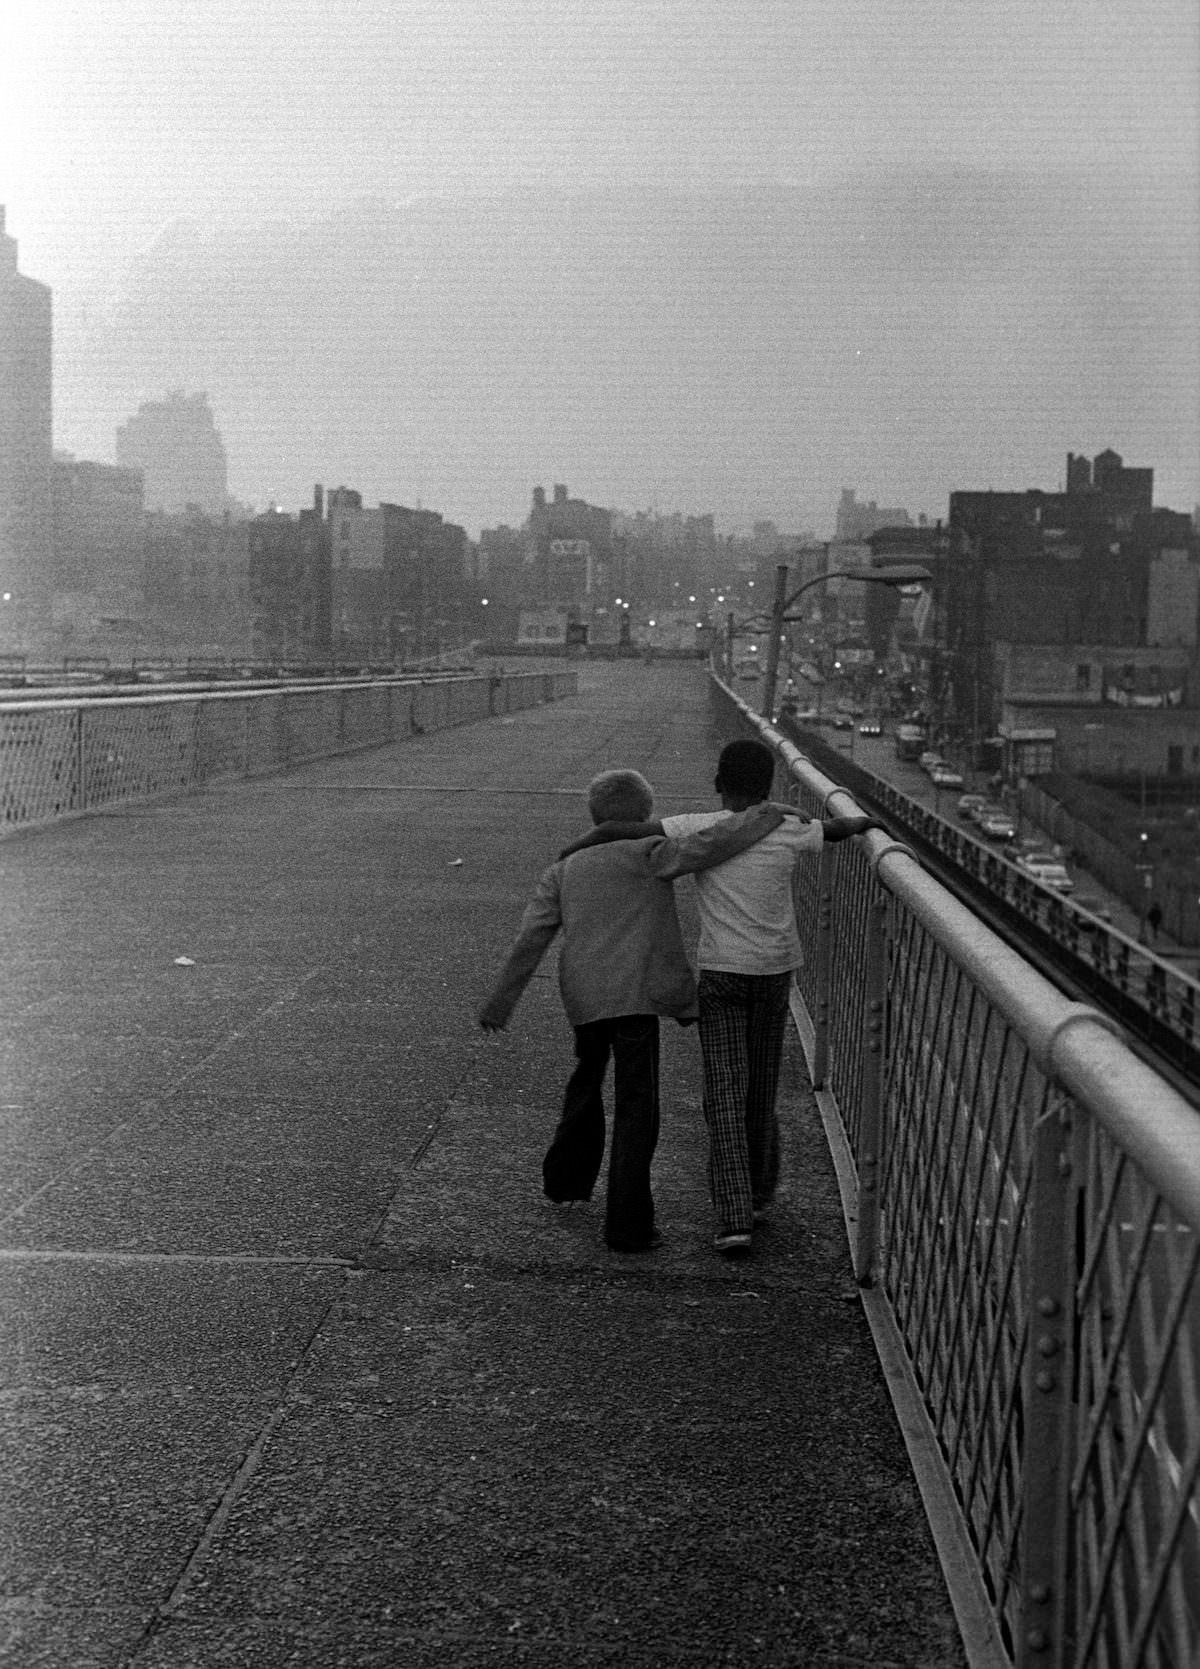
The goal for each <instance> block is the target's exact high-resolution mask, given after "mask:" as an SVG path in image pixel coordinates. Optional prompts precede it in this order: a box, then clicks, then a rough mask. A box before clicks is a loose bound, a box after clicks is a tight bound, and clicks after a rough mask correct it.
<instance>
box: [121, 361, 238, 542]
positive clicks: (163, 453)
mask: <svg viewBox="0 0 1200 1669" xmlns="http://www.w3.org/2000/svg"><path fill="white" fill-rule="evenodd" d="M117 462H118V463H119V464H121V465H123V466H124V467H125V468H126V469H140V470H141V472H142V475H143V477H144V480H145V484H146V485H145V493H146V507H147V509H150V510H168V511H172V510H187V509H190V508H193V507H194V508H195V509H198V510H203V511H205V512H206V513H207V514H208V515H214V516H219V515H222V514H223V513H224V512H225V510H226V508H227V507H228V501H229V491H228V483H227V460H226V456H225V446H224V443H223V441H222V440H221V437H220V435H219V434H218V433H217V427H216V423H215V422H214V420H213V414H212V411H211V409H210V408H209V404H208V396H207V394H184V393H183V392H182V390H178V389H177V390H174V391H173V392H172V393H170V394H168V395H167V396H166V398H165V399H163V400H146V401H143V403H142V404H141V405H140V406H139V407H138V410H137V414H136V416H134V417H131V418H130V419H129V421H128V422H127V423H123V424H122V425H121V427H120V428H119V429H118V430H117Z"/></svg>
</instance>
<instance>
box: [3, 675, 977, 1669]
mask: <svg viewBox="0 0 1200 1669" xmlns="http://www.w3.org/2000/svg"><path fill="white" fill-rule="evenodd" d="M721 739H722V738H720V737H718V736H716V735H715V734H713V733H712V732H711V730H710V728H709V718H708V701H707V689H706V681H705V676H704V673H703V671H702V669H701V668H699V667H696V666H688V665H684V666H678V665H672V666H662V667H644V666H641V665H634V666H627V665H624V664H621V663H617V664H607V665H597V666H590V665H585V666H583V667H582V668H581V672H580V694H579V696H578V697H576V698H573V699H570V700H567V701H564V702H558V703H554V704H550V705H546V706H542V707H539V708H536V709H533V710H530V711H528V712H524V713H520V714H517V715H513V716H512V717H511V718H505V719H500V720H492V721H488V722H484V723H479V724H475V725H470V726H466V727H463V728H461V729H458V730H453V731H442V732H439V733H438V734H436V735H431V736H427V737H416V738H413V739H412V740H411V741H408V742H405V743H403V744H398V745H396V746H394V747H388V748H383V749H378V750H373V751H369V752H364V753H361V754H357V755H353V756H344V757H341V758H338V759H335V760H329V761H324V762H319V763H316V764H313V765H310V766H308V767H306V768H304V769H302V770H298V771H295V772H293V773H291V774H289V775H286V776H278V777H274V778H271V779H269V780H265V781H259V782H253V783H248V784H240V785H236V786H231V787H229V788H222V789H217V790H212V791H209V792H207V793H205V794H202V795H199V796H196V797H194V798H191V799H185V800H179V801H177V802H174V803H169V804H167V803H162V804H157V805H153V806H147V807H143V808H124V809H123V810H121V811H120V812H118V813H114V814H111V815H105V816H98V817H94V818H89V819H85V820H81V821H77V822H73V823H70V824H66V825H63V826H61V827H57V828H53V829H50V830H48V831H46V832H45V833H42V834H37V835H32V836H23V837H20V838H17V839H13V840H10V841H8V842H6V843H4V844H3V845H0V933H2V934H3V940H4V944H5V947H6V949H5V956H4V959H3V967H2V971H0V981H2V990H0V1016H2V1017H0V1082H2V1084H3V1096H2V1101H3V1106H2V1108H0V1140H2V1160H3V1163H2V1171H0V1175H2V1181H0V1328H2V1329H3V1345H2V1348H0V1376H2V1378H0V1392H2V1395H0V1433H2V1434H3V1448H2V1453H0V1497H2V1499H3V1501H4V1503H5V1504H4V1507H3V1508H2V1509H0V1560H2V1564H3V1571H4V1596H5V1597H4V1604H3V1607H0V1664H3V1665H12V1666H13V1669H116V1666H118V1665H121V1666H137V1669H185V1666H186V1669H211V1666H217V1665H237V1666H239V1669H240V1666H252V1669H286V1666H293V1665H295V1666H306V1669H308V1666H311V1669H324V1666H325V1665H349V1666H353V1669H372V1666H375V1665H379V1666H384V1665H387V1666H403V1669H424V1666H426V1665H428V1666H430V1669H432V1666H433V1665H438V1666H439V1669H442V1666H446V1665H452V1666H457V1665H462V1666H465V1669H473V1666H475V1665H482V1664H514V1665H516V1664H522V1665H533V1666H537V1669H561V1666H563V1665H564V1664H568V1663H569V1664H573V1665H578V1666H579V1669H593V1666H599V1665H610V1664H611V1665H618V1664H619V1665H622V1666H624V1669H658V1666H660V1665H661V1666H670V1665H676V1664H679V1665H684V1664H687V1665H705V1666H708V1665H718V1664H728V1665H736V1666H742V1665H758V1664H763V1665H785V1664H786V1665H800V1664H812V1665H829V1666H835V1665H837V1666H845V1669H849V1666H858V1665H863V1666H865V1665H871V1666H873V1669H877V1666H880V1665H896V1666H900V1665H904V1666H909V1665H913V1666H915V1665H923V1666H934V1665H946V1666H952V1665H960V1664H962V1663H963V1661H964V1659H963V1654H962V1649H961V1646H960V1643H959V1637H958V1633H957V1630H956V1628H955V1624H954V1620H953V1615H952V1611H951V1607H950V1602H949V1600H948V1597H947V1594H946V1589H945V1585H944V1582H943V1580H942V1576H941V1573H940V1570H939V1567H938V1564H937V1560H936V1556H935V1553H934V1550H933V1545H932V1540H931V1537H930V1535H929V1532H928V1529H927V1527H926V1524H925V1520H924V1517H923V1513H922V1510H921V1506H920V1503H919V1499H918V1496H917V1492H916V1488H915V1486H914V1484H913V1481H912V1478H911V1473H910V1468H909V1464H908V1461H907V1457H906V1453H905V1449H904V1444H903V1442H902V1439H901V1435H900V1432H899V1429H898V1427H897V1424H896V1421H895V1417H894V1415H893V1413H892V1408H891V1404H890V1401H889V1398H888V1394H887V1390H886V1386H885V1384H884V1382H883V1378H882V1375H881V1373H880V1370H879V1367H878V1364H877V1361H876V1357H875V1354H874V1349H873V1346H872V1344H871V1339H870V1334H869V1331H868V1328H867V1325H866V1323H865V1321H864V1318H863V1315H862V1312H861V1308H860V1305H859V1302H858V1299H857V1295H856V1292H855V1289H854V1287H853V1284H852V1281H851V1277H850V1271H849V1263H848V1259H847V1255H846V1249H845V1241H844V1232H843V1228H842V1220H841V1211H840V1206H839V1203H838V1198H837V1191H836V1186H835V1182H834V1178H833V1171H832V1166H831V1164H830V1161H829V1158H828V1155H827V1152H826V1149H825V1146H824V1141H823V1137H822V1135H821V1130H820V1121H819V1118H818V1116H817V1113H816V1109H815V1106H814V1103H813V1099H812V1096H811V1093H810V1092H809V1090H808V1088H807V1085H806V1080H805V1077H804V1072H803V1067H802V1064H801V1062H800V1060H799V1057H798V1053H793V1054H792V1056H791V1058H790V1060H789V1063H788V1070H787V1073H786V1081H785V1086H784V1091H783V1102H782V1105H783V1113H784V1128H785V1143H786V1146H785V1177H786V1180H785V1184H784V1187H783V1189H782V1192H781V1196H780V1200H779V1203H778V1207H777V1210H776V1212H775V1215H774V1218H773V1220H772V1222H771V1224H770V1226H769V1227H768V1228H767V1229H766V1230H765V1231H764V1232H763V1233H762V1234H761V1235H760V1236H758V1237H757V1238H758V1243H757V1244H756V1247H755V1250H754V1252H753V1253H752V1255H751V1256H750V1257H749V1258H748V1259H743V1260H741V1261H740V1262H730V1261H727V1260H723V1259H721V1258H720V1257H719V1256H717V1255H716V1254H714V1252H713V1251H712V1248H711V1234H712V1223H711V1219H710V1216H709V1208H708V1204H707V1200H706V1198H705V1192H704V1147H703V1134H702V1119H701V1113H700V1105H699V1067H698V1059H697V1053H696V1050H697V1044H696V1040H695V1034H694V1032H691V1031H683V1030H681V1029H678V1028H675V1027H668V1028H666V1029H665V1030H664V1062H663V1082H664V1088H665V1095H664V1108H663V1135H662V1141H661V1146H660V1150H659V1157H658V1160H657V1163H656V1170H655V1185H656V1195H657V1201H658V1217H659V1223H660V1227H661V1229H662V1231H663V1233H664V1236H665V1242H666V1243H665V1245H664V1247H663V1248H662V1249H661V1250H660V1251H658V1252H655V1253H653V1254H650V1255H648V1256H643V1257H621V1256H619V1255H616V1254H613V1253H609V1252H608V1251H606V1249H605V1248H604V1245H603V1242H602V1204H601V1202H600V1201H599V1200H596V1201H594V1202H593V1203H592V1204H591V1205H589V1206H587V1207H584V1208H582V1209H580V1210H576V1211H569V1212H561V1211H555V1210H554V1209H553V1208H551V1207H549V1206H548V1205H547V1204H546V1203H545V1202H544V1201H543V1200H542V1198H541V1195H540V1156H541V1152H542V1149H543V1147H544V1145H545V1143H546V1140H547V1139H548V1136H549V1133H550V1131H551V1129H552V1127H553V1123H554V1120H555V1117H556V1115H557V1102H558V1096H559V1093H560V1091H561V1086H562V1083H563V1081H564V1079H565V1075H566V1070H567V1066H568V1064H569V1058H570V1032H569V1029H568V1028H567V1026H566V1023H565V1021H564V1019H563V1017H562V1015H561V1012H560V1009H559V1006H558V1000H557V992H556V987H555V983H554V968H553V964H552V962H550V961H548V962H547V964H546V965H544V966H543V968H542V969H541V971H540V972H539V974H538V976H537V977H536V978H535V979H534V981H533V982H532V985H531V987H530V989H529V991H528V992H527V993H526V996H525V998H524V999H523V1001H522V1004H521V1006H520V1008H519V1009H518V1011H517V1014H516V1017H515V1020H514V1022H513V1025H512V1027H511V1028H510V1030H509V1031H508V1032H507V1033H505V1034H503V1035H502V1036H499V1037H493V1036H486V1035H484V1034H483V1033H482V1032H480V1031H479V1030H478V1028H477V1027H476V1026H475V1024H474V1018H473V1009H474V1005H475V1003H476V1001H477V1000H478V998H479V997H480V996H481V995H482V993H483V991H484V990H485V989H486V986H487V983H488V981H489V979H490V976H491V974H492V973H493V971H494V970H495V968H496V966H497V964H498V962H499V960H500V958H501V956H502V955H503V953H504V950H505V949H506V947H507V945H508V943H509V941H510V939H511V936H512V934H513V933H514V932H515V929H516V926H517V922H518V920H519V917H520V913H521V909H522V906H523V903H524V900H525V897H526V895H527V893H528V891H529V889H530V887H531V886H532V884H533V882H534V880H535V879H536V877H537V875H538V873H539V872H540V870H541V868H542V867H543V866H544V864H545V863H546V862H547V861H549V859H550V857H552V855H553V854H554V852H555V850H556V849H557V847H558V846H559V845H561V844H562V843H563V842H564V841H565V840H566V839H567V838H569V837H570V836H571V834H573V833H574V832H575V831H576V830H578V829H579V828H580V827H581V825H582V820H583V816H584V804H583V795H582V790H583V788H584V786H585V785H586V783H587V781H588V780H589V778H590V777H591V776H592V775H593V774H594V773H595V772H596V771H598V770H600V769H602V768H605V767H607V766H612V765H631V766H634V767H636V768H637V769H639V770H641V771H643V772H644V773H645V774H646V775H647V776H648V777H649V778H650V780H651V781H652V782H653V783H654V784H655V786H656V788H657V790H658V793H659V802H658V803H659V809H660V810H662V811H667V810H678V809H683V808H684V807H687V806H706V805H709V804H711V803H712V794H711V780H712V772H713V763H714V759H715V754H716V750H717V748H718V746H719V743H720V740H721ZM687 885H688V883H684V888H685V889H686V886H687ZM681 902H682V904H683V909H684V919H685V929H686V931H689V932H692V933H694V915H693V912H692V911H691V907H690V900H689V898H688V896H687V893H686V891H681Z"/></svg>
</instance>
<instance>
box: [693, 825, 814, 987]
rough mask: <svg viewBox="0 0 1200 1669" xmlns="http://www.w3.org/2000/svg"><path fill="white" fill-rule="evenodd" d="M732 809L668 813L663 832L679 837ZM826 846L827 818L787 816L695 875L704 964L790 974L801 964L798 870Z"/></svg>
mask: <svg viewBox="0 0 1200 1669" xmlns="http://www.w3.org/2000/svg"><path fill="white" fill-rule="evenodd" d="M732 815H733V814H732V812H728V811H694V812H683V813H681V814H680V815H679V816H678V817H664V818H663V819H662V826H663V832H664V834H666V835H668V836H670V837H671V839H673V840H678V839H680V838H681V837H682V836H684V835H690V834H695V833H696V831H697V830H699V829H707V828H710V827H711V826H712V824H713V823H717V822H719V821H720V820H721V819H722V818H723V817H731V816H732ZM823 844H824V830H823V829H822V827H821V824H820V822H819V821H814V822H811V823H806V822H804V821H803V820H802V819H800V818H799V817H785V818H784V820H783V822H782V823H781V824H780V825H779V827H778V828H777V829H772V831H771V833H770V834H769V835H764V837H763V838H762V840H760V841H758V843H757V844H756V845H754V846H749V847H747V848H746V850H745V851H744V852H739V853H738V855H737V857H735V858H730V859H729V860H728V862H726V863H723V864H718V865H717V866H716V867H715V868H713V869H705V870H702V871H701V872H700V873H699V874H697V875H696V876H694V880H695V882H696V893H697V898H698V901H699V905H700V951H699V957H698V960H699V963H700V966H701V967H702V968H709V969H711V970H712V971H713V972H714V973H724V974H785V973H787V972H789V970H790V969H792V968H798V967H800V965H801V964H802V963H803V961H804V952H803V950H802V949H801V946H800V934H799V932H798V931H797V928H796V911H795V906H794V904H793V902H792V876H793V873H794V871H795V868H796V864H797V863H798V861H799V860H800V858H802V857H803V856H804V855H805V854H806V853H811V854H813V855H814V856H817V855H819V853H820V851H821V847H822V845H823Z"/></svg>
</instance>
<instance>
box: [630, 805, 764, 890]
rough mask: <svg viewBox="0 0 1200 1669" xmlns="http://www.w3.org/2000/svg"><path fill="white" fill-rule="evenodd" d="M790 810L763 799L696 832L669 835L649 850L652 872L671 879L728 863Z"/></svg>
mask: <svg viewBox="0 0 1200 1669" xmlns="http://www.w3.org/2000/svg"><path fill="white" fill-rule="evenodd" d="M791 811H792V808H791V807H790V806H781V805H775V804H772V802H771V801H769V800H763V801H762V802H761V804H759V805H753V806H749V807H748V808H747V809H746V810H745V811H736V812H734V813H733V814H732V815H731V816H729V817H722V818H721V819H720V821H719V822H716V823H711V824H710V825H709V826H708V828H706V829H698V830H696V832H695V833H693V834H688V835H679V836H676V837H671V836H667V838H666V839H664V840H663V841H662V842H661V843H660V844H659V845H658V846H657V847H655V849H654V851H653V852H651V854H650V858H649V864H650V873H651V874H652V875H655V876H657V878H658V879H659V880H660V881H671V880H674V878H675V877H676V876H677V875H691V874H694V873H695V872H696V871H697V870H701V869H712V868H713V867H714V865H716V864H719V863H727V862H728V861H729V859H730V858H736V857H737V855H738V853H739V852H744V851H746V849H747V848H748V847H750V846H755V845H757V843H758V842H759V841H760V840H761V839H762V838H763V836H764V835H769V834H770V832H771V830H772V829H777V828H778V827H779V825H780V824H781V823H782V822H783V820H784V818H785V816H787V815H788V814H789V812H791ZM793 815H794V814H793Z"/></svg>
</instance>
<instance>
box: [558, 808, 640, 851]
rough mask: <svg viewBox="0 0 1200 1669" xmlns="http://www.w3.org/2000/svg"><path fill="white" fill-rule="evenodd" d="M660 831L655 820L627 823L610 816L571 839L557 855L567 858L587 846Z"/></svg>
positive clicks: (585, 848) (636, 838) (638, 837)
mask: <svg viewBox="0 0 1200 1669" xmlns="http://www.w3.org/2000/svg"><path fill="white" fill-rule="evenodd" d="M662 832H663V826H662V824H661V823H660V822H658V821H657V820H655V821H653V822H648V823H627V822H623V821H622V820H621V819H620V818H617V817H612V818H609V820H608V821H607V822H605V823H597V824H596V825H595V826H594V827H593V828H590V829H589V830H588V832H587V833H586V834H582V835H580V836H579V837H578V838H577V839H575V840H573V841H571V843H570V845H568V846H564V847H563V849H562V851H561V852H560V853H559V854H558V855H559V857H560V858H569V857H570V856H571V854H572V852H583V851H586V850H587V848H588V847H589V846H605V845H607V844H608V842H609V841H610V840H646V839H648V838H649V837H650V836H651V835H660V834H662Z"/></svg>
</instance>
